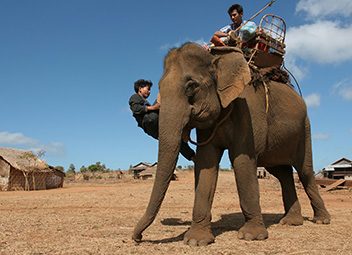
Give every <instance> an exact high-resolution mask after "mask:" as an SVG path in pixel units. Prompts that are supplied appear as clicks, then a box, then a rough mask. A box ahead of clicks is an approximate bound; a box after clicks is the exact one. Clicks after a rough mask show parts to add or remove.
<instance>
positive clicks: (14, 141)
mask: <svg viewBox="0 0 352 255" xmlns="http://www.w3.org/2000/svg"><path fill="white" fill-rule="evenodd" d="M37 143H38V142H37V141H36V140H35V139H32V138H30V137H26V136H25V135H23V134H21V133H9V132H0V144H8V145H20V144H21V145H28V146H33V145H35V144H37Z"/></svg>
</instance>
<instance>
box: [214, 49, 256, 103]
mask: <svg viewBox="0 0 352 255" xmlns="http://www.w3.org/2000/svg"><path fill="white" fill-rule="evenodd" d="M221 48H223V49H218V51H217V52H214V53H215V54H216V57H215V59H214V60H213V64H214V65H215V70H216V75H217V91H218V94H219V98H220V101H221V105H222V107H223V108H226V107H227V106H228V105H229V104H230V103H231V102H232V101H233V100H235V99H236V98H237V97H238V96H239V95H240V94H241V93H242V91H243V90H244V88H245V86H246V85H247V84H248V83H249V82H250V81H251V74H250V70H249V66H248V64H247V62H246V60H245V58H244V56H243V53H242V51H241V50H239V49H237V48H230V49H228V48H229V47H221ZM226 48H227V49H226Z"/></svg>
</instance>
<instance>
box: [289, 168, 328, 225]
mask: <svg viewBox="0 0 352 255" xmlns="http://www.w3.org/2000/svg"><path fill="white" fill-rule="evenodd" d="M295 168H296V170H297V173H298V176H299V179H300V181H301V183H302V185H303V187H304V190H305V192H306V194H307V195H308V198H309V200H310V204H311V206H312V208H313V211H314V217H313V222H315V223H318V224H329V223H330V214H329V212H328V211H327V210H326V208H325V205H324V201H323V199H322V198H321V196H320V194H319V190H318V186H317V184H316V181H315V176H314V172H313V168H312V167H310V166H309V165H307V164H306V163H305V162H304V163H303V164H302V166H297V167H295Z"/></svg>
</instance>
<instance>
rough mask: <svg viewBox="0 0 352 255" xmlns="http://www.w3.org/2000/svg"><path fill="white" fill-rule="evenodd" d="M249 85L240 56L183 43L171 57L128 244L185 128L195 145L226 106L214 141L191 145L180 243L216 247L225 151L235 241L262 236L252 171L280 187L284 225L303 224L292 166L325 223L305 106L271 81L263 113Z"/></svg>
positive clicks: (155, 197)
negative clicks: (214, 225)
mask: <svg viewBox="0 0 352 255" xmlns="http://www.w3.org/2000/svg"><path fill="white" fill-rule="evenodd" d="M223 50H226V48H223ZM249 81H250V74H249V68H248V65H247V64H246V62H245V59H244V58H243V55H242V54H241V52H240V51H238V50H237V51H236V50H234V51H232V52H229V53H228V54H222V53H221V52H220V56H217V57H214V56H213V55H211V54H210V53H209V52H207V51H206V50H204V49H203V48H202V47H200V46H199V45H196V44H192V43H187V44H185V45H183V46H182V47H180V48H177V49H174V50H171V51H170V52H169V54H168V55H167V57H166V58H165V62H164V74H163V77H162V78H161V80H160V83H159V88H160V95H161V101H162V102H161V108H160V119H159V121H160V122H159V155H158V169H157V173H156V178H155V182H154V187H153V191H152V194H151V197H150V201H149V204H148V207H147V209H146V212H145V214H144V216H143V217H142V218H141V219H140V221H139V222H138V224H137V225H136V227H135V229H134V233H133V237H132V238H133V240H135V241H141V239H142V232H143V231H144V230H145V229H146V228H147V227H148V226H149V225H150V224H151V223H152V222H153V220H154V219H155V217H156V215H157V213H158V211H159V208H160V206H161V203H162V201H163V199H164V196H165V193H166V191H167V189H168V186H169V183H170V180H171V177H172V174H173V171H174V169H175V166H176V162H177V157H178V153H179V148H180V141H181V135H182V132H183V130H184V129H187V128H196V130H197V139H198V141H205V140H207V139H208V138H209V137H210V136H211V134H212V132H213V130H214V129H215V126H216V124H217V123H219V122H221V120H222V119H224V118H225V117H224V116H226V114H228V112H229V111H230V109H231V108H232V111H231V112H230V115H229V117H227V118H226V119H225V121H224V122H222V124H221V125H220V126H218V127H217V129H216V131H215V136H214V138H213V139H212V140H211V141H210V142H209V143H208V144H206V145H204V146H198V147H197V151H196V159H195V170H194V171H195V201H194V207H193V219H192V224H191V227H190V229H189V230H188V232H187V233H186V234H185V236H184V242H185V243H186V244H189V245H207V244H209V243H212V242H214V235H213V234H212V231H211V207H212V203H213V198H214V192H215V188H216V184H217V178H218V170H219V162H220V159H221V157H222V155H223V152H224V150H226V149H227V150H228V153H229V158H230V161H231V163H232V166H233V169H234V172H235V177H236V184H237V190H238V195H239V199H240V205H241V209H242V213H243V215H244V217H245V224H244V226H242V228H241V229H240V230H239V232H238V237H239V238H240V239H245V240H263V239H266V238H267V237H268V231H267V230H266V228H265V226H264V223H263V217H262V214H261V208H260V205H259V187H258V180H257V176H256V168H257V166H263V167H265V168H266V169H267V170H268V171H269V172H270V173H271V174H273V175H274V176H275V177H277V178H278V180H279V181H280V183H281V187H282V195H283V202H284V208H285V215H284V217H283V218H282V219H281V223H282V224H288V225H301V224H303V217H302V215H301V208H300V204H299V202H298V199H297V194H296V190H295V187H294V181H293V175H292V169H293V168H292V167H294V168H295V169H296V170H297V172H298V175H299V178H300V180H301V182H302V184H303V186H304V189H305V191H306V193H307V195H308V197H309V199H310V201H311V205H312V208H313V211H314V218H313V221H314V222H316V223H323V224H328V223H330V215H329V213H328V212H327V210H326V208H325V206H324V202H323V200H322V199H321V197H320V195H319V192H318V189H317V186H316V183H315V179H314V172H313V165H312V151H311V133H310V124H309V120H308V117H307V111H306V106H305V103H304V101H303V100H302V98H301V97H300V96H299V95H298V94H297V93H296V92H295V91H294V90H293V89H292V88H291V87H289V86H288V85H285V84H280V83H277V82H270V83H269V84H268V88H269V93H268V95H269V100H268V102H269V108H268V113H266V99H265V97H266V96H265V95H266V93H265V89H264V86H259V87H257V88H254V87H253V86H252V85H249V84H248V83H249Z"/></svg>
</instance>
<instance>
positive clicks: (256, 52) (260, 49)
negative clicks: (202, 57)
mask: <svg viewBox="0 0 352 255" xmlns="http://www.w3.org/2000/svg"><path fill="white" fill-rule="evenodd" d="M248 23H249V21H247V22H245V23H244V24H243V25H241V26H240V27H239V28H238V30H239V31H240V36H236V35H235V34H236V32H237V31H232V32H233V33H231V32H230V35H229V37H228V40H227V45H225V46H220V47H217V46H213V47H210V52H211V53H212V54H218V53H219V51H226V50H225V49H220V48H222V47H225V48H227V47H228V48H232V47H236V48H240V49H241V50H242V52H243V54H244V57H245V58H246V60H247V62H248V65H249V66H250V68H251V71H252V81H253V83H254V85H255V84H257V83H260V82H263V81H269V80H272V81H277V82H283V83H289V75H288V73H287V71H286V70H284V66H283V63H284V55H285V48H286V45H285V35H286V23H285V20H284V19H283V18H281V17H279V16H277V15H274V14H266V15H264V16H263V17H262V18H261V20H260V23H259V25H258V27H257V28H256V29H255V31H254V32H253V33H252V30H253V26H247V24H248ZM246 32H247V34H251V33H252V35H251V36H247V37H246V36H245V34H246ZM249 38H250V39H249Z"/></svg>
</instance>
